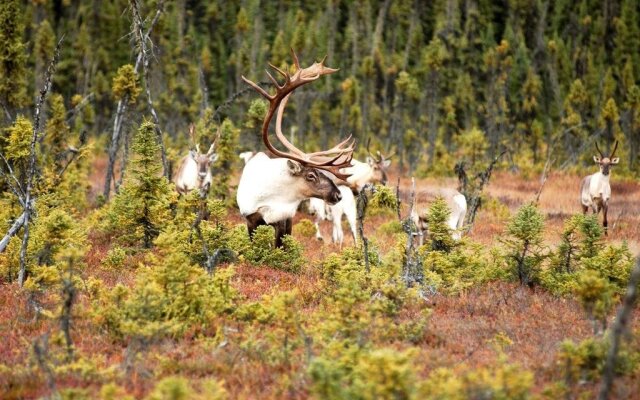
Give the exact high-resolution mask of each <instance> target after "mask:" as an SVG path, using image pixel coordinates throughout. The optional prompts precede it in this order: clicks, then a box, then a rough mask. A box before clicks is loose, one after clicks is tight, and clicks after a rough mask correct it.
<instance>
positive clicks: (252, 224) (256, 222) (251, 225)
mask: <svg viewBox="0 0 640 400" xmlns="http://www.w3.org/2000/svg"><path fill="white" fill-rule="evenodd" d="M246 219H247V231H249V238H251V239H253V232H255V230H256V229H257V228H258V227H259V226H260V225H266V224H267V223H266V222H265V221H264V219H263V218H262V215H261V214H260V213H253V214H251V215H247V216H246Z"/></svg>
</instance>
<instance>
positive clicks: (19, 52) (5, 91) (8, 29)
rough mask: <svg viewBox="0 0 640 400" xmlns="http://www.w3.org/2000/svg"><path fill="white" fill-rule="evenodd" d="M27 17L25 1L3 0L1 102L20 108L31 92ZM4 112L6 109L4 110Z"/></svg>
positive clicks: (0, 4) (0, 17)
mask: <svg viewBox="0 0 640 400" xmlns="http://www.w3.org/2000/svg"><path fill="white" fill-rule="evenodd" d="M23 31H24V20H23V10H22V2H21V1H19V0H5V1H2V2H0V43H2V46H0V106H4V107H7V108H8V109H20V108H22V107H25V106H26V105H27V104H28V102H29V97H28V96H27V70H26V66H27V51H26V46H25V44H24V43H23V42H22V34H23ZM0 115H3V116H4V112H3V113H0Z"/></svg>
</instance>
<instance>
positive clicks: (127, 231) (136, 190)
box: [105, 121, 175, 248]
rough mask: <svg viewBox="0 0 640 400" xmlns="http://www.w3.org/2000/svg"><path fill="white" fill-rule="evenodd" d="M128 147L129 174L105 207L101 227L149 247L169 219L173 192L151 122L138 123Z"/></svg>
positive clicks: (129, 242) (125, 242)
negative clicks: (164, 170)
mask: <svg viewBox="0 0 640 400" xmlns="http://www.w3.org/2000/svg"><path fill="white" fill-rule="evenodd" d="M132 150H133V157H132V160H131V167H130V168H129V173H128V175H127V177H126V178H125V182H124V184H123V185H122V187H121V188H120V191H119V193H118V194H117V195H116V196H115V198H114V199H113V202H112V203H111V204H110V206H109V211H108V212H107V215H106V221H105V229H106V230H107V231H108V232H109V233H112V234H113V235H115V236H117V238H118V241H120V242H122V243H123V244H127V245H139V244H141V245H143V246H144V247H146V248H149V247H151V245H152V243H153V239H155V238H156V237H157V236H158V234H160V230H161V228H162V226H164V225H165V224H166V223H167V221H170V220H171V210H170V208H169V207H170V204H171V202H173V201H174V200H173V199H174V197H175V193H174V192H173V191H172V189H171V186H170V184H169V181H167V179H166V178H165V177H164V176H162V175H161V171H162V163H161V160H160V156H159V152H160V146H159V145H158V138H157V136H156V132H155V128H154V125H153V123H152V122H150V121H145V122H143V123H142V125H140V128H139V129H138V131H137V133H136V134H135V136H134V138H133V145H132Z"/></svg>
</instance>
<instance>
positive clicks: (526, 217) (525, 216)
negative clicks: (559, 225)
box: [502, 203, 546, 285]
mask: <svg viewBox="0 0 640 400" xmlns="http://www.w3.org/2000/svg"><path fill="white" fill-rule="evenodd" d="M543 229H544V218H543V216H542V214H541V213H540V211H539V210H538V208H537V207H536V206H535V204H533V203H529V204H526V205H524V206H522V207H521V208H520V209H519V210H518V212H517V213H516V215H515V216H514V217H513V218H512V219H511V221H510V222H509V224H508V225H507V234H508V235H509V237H507V238H504V239H502V242H503V243H504V244H505V246H506V248H507V250H506V251H507V252H506V255H505V262H506V264H507V266H508V267H509V270H510V271H511V273H512V275H513V276H514V277H515V278H517V279H518V280H519V282H520V284H522V285H532V284H534V283H538V282H539V274H540V268H541V265H542V262H543V261H544V259H545V258H546V254H545V252H544V251H543V248H542V233H543Z"/></svg>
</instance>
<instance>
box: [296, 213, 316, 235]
mask: <svg viewBox="0 0 640 400" xmlns="http://www.w3.org/2000/svg"><path fill="white" fill-rule="evenodd" d="M315 234H316V226H315V225H314V224H313V222H311V221H310V220H308V219H306V218H304V219H301V220H300V222H298V223H297V224H295V225H294V226H293V235H294V236H302V237H305V238H312V237H314V236H315Z"/></svg>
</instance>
